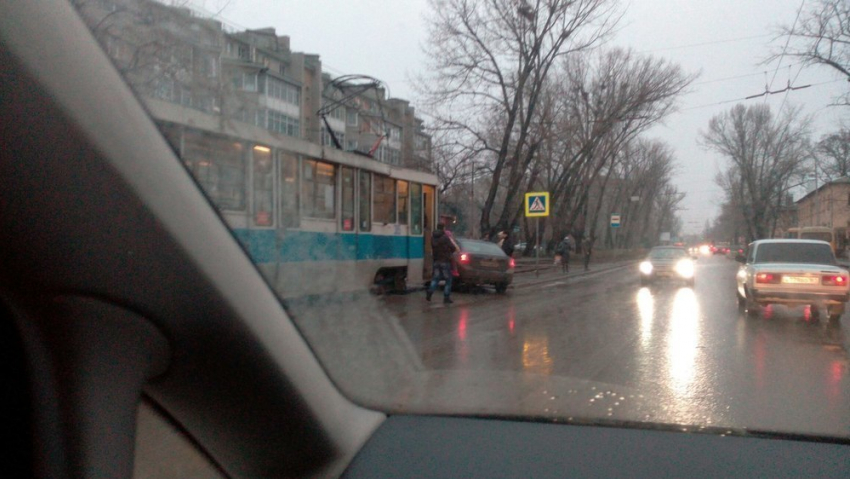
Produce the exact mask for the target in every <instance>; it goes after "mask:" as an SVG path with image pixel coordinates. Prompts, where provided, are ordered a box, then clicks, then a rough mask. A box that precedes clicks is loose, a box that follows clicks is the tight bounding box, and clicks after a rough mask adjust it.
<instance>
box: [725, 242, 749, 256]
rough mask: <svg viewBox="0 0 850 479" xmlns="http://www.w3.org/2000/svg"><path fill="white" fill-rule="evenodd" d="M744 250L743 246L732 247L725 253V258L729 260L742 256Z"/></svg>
mask: <svg viewBox="0 0 850 479" xmlns="http://www.w3.org/2000/svg"><path fill="white" fill-rule="evenodd" d="M744 249H745V248H744V246H741V245H733V246H731V247H729V251H727V252H726V257H727V258H729V259H735V258H738V257H741V256H744Z"/></svg>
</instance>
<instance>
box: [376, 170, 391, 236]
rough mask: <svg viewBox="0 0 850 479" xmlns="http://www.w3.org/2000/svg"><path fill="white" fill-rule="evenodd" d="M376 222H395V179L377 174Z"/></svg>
mask: <svg viewBox="0 0 850 479" xmlns="http://www.w3.org/2000/svg"><path fill="white" fill-rule="evenodd" d="M375 222H376V223H384V224H390V223H395V180H394V179H392V178H390V177H388V176H380V175H375Z"/></svg>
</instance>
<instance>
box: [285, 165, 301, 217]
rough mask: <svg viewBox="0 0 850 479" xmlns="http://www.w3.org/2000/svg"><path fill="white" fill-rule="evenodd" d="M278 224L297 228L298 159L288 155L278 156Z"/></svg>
mask: <svg viewBox="0 0 850 479" xmlns="http://www.w3.org/2000/svg"><path fill="white" fill-rule="evenodd" d="M280 224H282V225H283V226H285V227H287V228H297V227H298V225H299V224H300V223H299V217H298V159H297V158H296V157H295V156H293V155H291V154H289V153H281V155H280Z"/></svg>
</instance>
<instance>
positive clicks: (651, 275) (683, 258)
mask: <svg viewBox="0 0 850 479" xmlns="http://www.w3.org/2000/svg"><path fill="white" fill-rule="evenodd" d="M638 270H639V271H640V282H641V284H644V285H645V284H648V283H650V282H653V281H655V280H657V279H672V280H677V281H684V282H685V283H686V284H687V285H688V286H693V285H694V260H693V259H692V258H691V255H690V254H688V251H687V250H686V249H685V248H682V247H680V246H656V247H655V248H652V249H651V250H650V251H649V254H648V255H647V256H646V259H644V260H643V261H642V262H641V263H640V265H639V266H638Z"/></svg>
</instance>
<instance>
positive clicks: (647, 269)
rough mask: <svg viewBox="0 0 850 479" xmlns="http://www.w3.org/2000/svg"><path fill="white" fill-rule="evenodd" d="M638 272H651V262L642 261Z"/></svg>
mask: <svg viewBox="0 0 850 479" xmlns="http://www.w3.org/2000/svg"><path fill="white" fill-rule="evenodd" d="M640 272H641V273H643V274H652V263H650V262H649V261H644V262H643V263H641V264H640Z"/></svg>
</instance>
